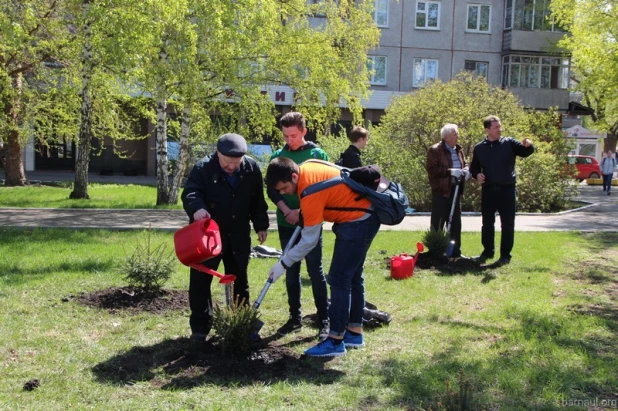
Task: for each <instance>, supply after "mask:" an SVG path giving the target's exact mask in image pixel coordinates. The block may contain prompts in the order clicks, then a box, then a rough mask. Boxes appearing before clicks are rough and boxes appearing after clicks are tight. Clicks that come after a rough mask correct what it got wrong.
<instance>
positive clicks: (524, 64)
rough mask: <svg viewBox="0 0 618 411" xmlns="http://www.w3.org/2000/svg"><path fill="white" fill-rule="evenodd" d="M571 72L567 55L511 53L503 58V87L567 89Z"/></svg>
mask: <svg viewBox="0 0 618 411" xmlns="http://www.w3.org/2000/svg"><path fill="white" fill-rule="evenodd" d="M569 72H570V60H569V59H568V58H565V57H558V56H530V55H522V54H510V55H506V56H504V57H503V58H502V85H503V87H509V88H533V89H538V88H541V89H547V90H567V89H568V87H569V81H568V80H569ZM513 75H516V78H514V77H513ZM552 83H555V85H556V87H552V86H551V85H552Z"/></svg>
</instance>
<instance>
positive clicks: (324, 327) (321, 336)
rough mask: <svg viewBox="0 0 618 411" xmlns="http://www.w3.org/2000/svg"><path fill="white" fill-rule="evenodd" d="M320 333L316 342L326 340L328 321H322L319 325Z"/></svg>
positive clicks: (328, 328)
mask: <svg viewBox="0 0 618 411" xmlns="http://www.w3.org/2000/svg"><path fill="white" fill-rule="evenodd" d="M320 325H321V326H320V333H319V334H318V340H320V341H324V340H325V339H327V338H328V333H330V321H328V320H322V322H321V324H320Z"/></svg>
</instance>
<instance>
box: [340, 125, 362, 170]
mask: <svg viewBox="0 0 618 411" xmlns="http://www.w3.org/2000/svg"><path fill="white" fill-rule="evenodd" d="M348 139H349V140H350V146H349V147H348V148H347V150H346V151H344V152H343V153H341V157H340V158H339V160H337V161H336V163H335V164H337V165H340V166H342V167H347V168H357V167H362V166H363V162H362V161H361V150H364V149H365V147H367V143H368V142H369V131H367V130H366V129H364V128H363V127H360V126H355V127H354V128H353V129H352V131H350V135H349V136H348Z"/></svg>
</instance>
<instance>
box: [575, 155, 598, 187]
mask: <svg viewBox="0 0 618 411" xmlns="http://www.w3.org/2000/svg"><path fill="white" fill-rule="evenodd" d="M568 161H569V164H571V165H574V166H575V169H576V170H577V172H576V174H575V175H574V176H573V178H576V179H577V180H580V181H582V180H585V179H587V178H601V167H600V166H599V162H598V161H597V159H596V158H594V157H593V156H582V155H569V160H568Z"/></svg>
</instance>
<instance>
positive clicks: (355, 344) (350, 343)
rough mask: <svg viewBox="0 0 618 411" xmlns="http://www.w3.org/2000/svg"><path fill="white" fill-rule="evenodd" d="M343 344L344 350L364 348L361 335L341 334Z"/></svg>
mask: <svg viewBox="0 0 618 411" xmlns="http://www.w3.org/2000/svg"><path fill="white" fill-rule="evenodd" d="M343 344H344V345H345V346H346V348H361V347H364V346H365V341H364V340H363V334H359V335H352V334H350V333H349V332H346V333H345V334H343Z"/></svg>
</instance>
